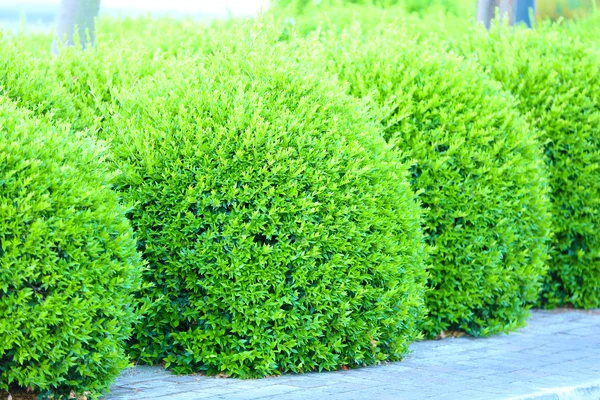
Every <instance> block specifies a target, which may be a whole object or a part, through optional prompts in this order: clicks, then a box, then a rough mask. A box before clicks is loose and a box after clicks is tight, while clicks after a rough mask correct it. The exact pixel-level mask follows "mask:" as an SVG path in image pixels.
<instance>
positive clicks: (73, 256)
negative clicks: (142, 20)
mask: <svg viewBox="0 0 600 400" xmlns="http://www.w3.org/2000/svg"><path fill="white" fill-rule="evenodd" d="M102 157H103V156H102V153H101V152H100V151H99V149H98V147H97V146H96V145H95V144H94V143H92V142H90V141H89V140H82V139H80V138H77V137H75V136H73V135H71V134H68V133H67V130H66V128H63V127H52V126H51V125H49V124H47V123H42V122H40V121H37V120H35V119H32V118H31V116H30V114H29V113H26V112H24V111H22V110H19V109H17V108H16V107H15V106H14V105H13V104H11V103H10V102H8V101H7V99H6V98H4V97H0V337H1V338H2V341H0V390H8V389H9V388H13V387H21V388H26V387H31V388H33V390H34V391H36V392H40V393H42V394H54V395H56V396H65V397H64V398H68V397H69V394H70V393H71V391H74V392H75V393H76V394H81V395H83V394H84V393H88V395H91V396H93V397H95V396H97V395H98V394H99V393H100V392H102V391H103V390H104V389H106V388H107V387H108V385H109V384H110V383H111V381H112V380H113V378H115V377H116V375H117V374H118V373H119V371H120V370H121V369H122V368H123V367H125V366H126V365H127V359H126V357H125V355H124V351H123V344H124V340H125V339H127V338H128V337H129V335H130V333H131V327H130V325H131V323H132V322H133V320H134V317H135V314H134V307H133V304H132V301H133V298H132V297H131V292H132V291H133V290H136V289H137V288H138V286H139V282H140V280H139V273H140V270H139V269H140V265H141V264H140V258H139V256H138V255H137V253H136V245H135V241H134V239H133V237H132V230H131V227H130V225H129V222H128V221H127V219H126V218H125V216H124V210H123V209H122V208H121V207H120V206H119V204H118V201H117V200H118V198H117V196H116V194H115V193H113V192H112V191H111V189H110V184H109V181H108V179H109V175H107V174H106V170H105V168H104V167H103V165H102V163H101V162H100V161H101V160H102ZM99 160H100V161H99Z"/></svg>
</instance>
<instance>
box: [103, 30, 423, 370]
mask: <svg viewBox="0 0 600 400" xmlns="http://www.w3.org/2000/svg"><path fill="white" fill-rule="evenodd" d="M261 26H262V24H261V22H260V21H259V22H257V23H256V26H254V25H250V26H248V25H246V24H242V25H240V26H239V27H238V28H234V27H229V28H227V29H228V30H227V31H215V32H216V33H215V37H218V40H219V42H218V43H219V45H218V46H215V49H214V51H213V52H212V53H211V54H208V55H205V56H202V57H198V58H186V57H182V58H180V59H179V60H178V61H176V62H173V63H172V64H170V65H169V66H168V67H167V68H165V69H166V70H168V71H169V73H168V74H163V75H162V76H160V74H157V75H155V76H154V77H153V78H152V79H146V80H144V81H142V82H139V83H138V86H137V88H136V91H135V92H131V91H123V92H121V93H119V94H118V96H117V98H118V102H119V104H120V105H121V109H120V110H119V112H117V113H115V115H114V117H113V118H112V120H111V122H110V126H109V127H108V128H107V129H106V131H105V132H106V133H107V135H109V136H110V137H111V138H112V143H111V147H112V152H113V154H114V156H115V159H116V160H118V161H117V162H118V163H119V165H118V167H119V169H120V170H121V171H122V174H121V175H120V178H119V181H118V187H119V190H121V191H122V193H123V196H124V198H125V199H126V200H127V201H128V202H131V203H132V204H133V203H134V204H135V207H134V208H133V209H132V211H131V215H130V218H131V220H132V223H133V225H134V228H135V230H136V231H137V235H138V239H139V248H140V250H141V251H142V252H143V257H144V259H145V260H146V261H147V263H148V271H147V272H146V274H145V279H146V281H147V282H150V283H153V285H154V286H153V287H152V288H148V289H147V290H145V291H144V292H143V293H142V298H143V300H144V301H147V303H148V304H149V307H150V310H149V311H148V313H147V314H146V316H145V319H144V321H143V323H142V324H140V325H138V326H137V328H136V331H135V336H134V338H133V340H132V342H131V349H130V351H131V354H132V356H133V357H135V358H136V359H139V360H140V361H141V362H146V363H159V362H164V363H165V365H166V366H167V367H170V368H172V369H173V370H174V371H175V372H176V373H190V372H204V373H208V374H216V373H225V374H228V375H233V376H239V377H253V376H266V375H272V374H279V373H281V372H286V371H291V372H302V371H311V370H333V369H337V368H339V367H340V366H345V365H346V366H360V365H366V364H373V363H377V362H379V361H382V360H398V359H400V358H401V357H402V356H404V355H405V354H406V353H407V350H408V345H409V343H410V342H411V341H412V340H413V339H415V337H417V336H418V333H419V332H418V328H417V321H418V320H420V319H421V318H422V316H423V296H424V282H425V269H424V263H423V259H424V244H423V240H422V231H421V227H420V222H421V219H420V212H421V211H420V207H419V204H418V203H417V202H416V200H415V196H414V193H413V192H412V191H411V189H410V184H409V183H408V181H407V168H406V167H405V166H404V165H403V164H401V163H400V162H398V160H397V158H396V156H395V155H394V153H393V152H392V151H390V148H389V146H388V145H386V144H385V142H384V141H383V140H381V139H380V138H378V135H377V130H376V127H375V125H374V124H372V123H371V121H370V120H369V118H368V116H367V115H366V114H365V112H364V111H363V109H362V108H361V107H360V105H359V104H358V103H357V102H356V101H355V100H353V99H352V98H351V97H349V96H347V95H345V94H344V93H343V91H341V90H340V89H339V87H338V82H337V81H335V80H334V79H333V78H330V77H328V76H327V75H323V74H322V73H321V72H320V71H319V69H318V68H317V67H316V65H314V64H311V63H310V60H311V58H310V56H309V55H308V54H309V53H311V52H312V51H313V49H311V48H310V44H307V46H306V47H304V48H296V47H294V46H292V45H288V44H286V43H277V39H276V38H277V37H279V32H275V33H273V32H271V31H270V28H269V26H268V25H267V26H263V27H262V28H261ZM270 38H275V39H273V40H271V39H270ZM215 40H217V39H215Z"/></svg>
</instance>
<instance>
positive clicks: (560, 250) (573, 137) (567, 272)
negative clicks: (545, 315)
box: [457, 25, 600, 308]
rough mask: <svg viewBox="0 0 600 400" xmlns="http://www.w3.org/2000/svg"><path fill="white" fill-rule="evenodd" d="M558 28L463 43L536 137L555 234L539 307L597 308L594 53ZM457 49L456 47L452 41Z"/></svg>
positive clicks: (598, 140) (598, 148)
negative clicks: (525, 118) (534, 129)
mask: <svg viewBox="0 0 600 400" xmlns="http://www.w3.org/2000/svg"><path fill="white" fill-rule="evenodd" d="M565 36H566V35H565V33H564V31H563V30H562V29H560V27H558V26H556V25H548V26H545V27H544V28H543V29H539V30H536V31H533V32H527V31H521V30H516V31H510V32H505V31H502V30H499V29H498V30H496V31H494V32H492V33H491V34H490V35H489V36H484V35H472V36H471V40H470V41H464V42H463V43H462V49H463V51H464V52H465V53H466V54H472V55H473V57H475V58H476V59H477V60H478V61H479V62H480V63H481V64H482V65H483V66H485V68H486V70H487V71H488V72H489V74H490V75H491V76H492V77H493V78H494V79H496V80H497V81H498V82H501V83H502V85H503V86H504V88H505V89H506V90H510V91H511V92H512V93H513V94H514V95H515V97H516V98H517V99H518V101H519V107H520V108H521V109H522V110H523V111H524V113H525V115H527V116H528V118H529V120H530V121H531V123H532V124H533V125H535V126H536V127H537V128H538V129H539V130H540V131H541V134H542V137H541V140H542V142H543V143H544V151H545V156H546V157H545V160H546V163H547V165H548V168H549V170H550V184H551V187H552V193H551V200H552V215H553V225H552V230H553V233H554V237H553V243H552V244H553V247H552V252H551V256H552V259H551V262H550V271H549V274H548V279H547V280H546V282H545V285H544V292H543V296H542V299H541V304H542V305H544V306H546V307H554V306H561V305H567V304H570V305H573V306H576V307H583V308H595V307H599V306H600V179H599V178H598V177H599V174H600V108H599V106H598V104H600V74H598V73H597V72H598V66H599V63H600V52H599V51H598V48H597V46H596V47H594V46H592V45H591V44H590V43H589V41H588V40H587V39H583V40H579V39H578V38H577V37H576V36H575V35H569V36H567V37H568V38H569V40H565ZM457 44H460V42H457Z"/></svg>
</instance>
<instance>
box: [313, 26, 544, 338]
mask: <svg viewBox="0 0 600 400" xmlns="http://www.w3.org/2000/svg"><path fill="white" fill-rule="evenodd" d="M428 45H432V44H431V43H429V44H428V43H421V44H417V43H416V42H415V41H414V40H412V39H411V38H410V37H408V36H407V35H406V34H404V33H402V30H401V29H396V28H394V27H391V26H385V25H384V26H382V27H380V30H379V31H377V30H372V31H370V32H368V33H366V34H365V33H364V32H362V31H361V30H360V29H358V28H356V27H354V28H352V29H350V30H348V31H346V32H345V33H344V34H342V35H341V36H340V37H338V36H336V35H332V36H329V37H328V38H327V39H326V43H325V46H326V48H327V49H330V54H329V58H330V61H331V67H330V68H331V69H332V70H334V71H337V72H338V73H339V74H340V76H341V78H342V79H344V80H346V81H347V82H348V83H349V90H350V92H351V93H352V94H354V95H356V96H358V97H363V98H369V99H370V100H372V101H373V103H374V106H373V107H374V113H375V114H376V115H377V118H378V120H379V123H380V125H381V129H382V134H383V136H384V138H385V139H386V140H387V141H388V142H389V143H390V144H393V145H394V146H395V148H396V149H397V150H399V152H400V154H401V155H402V157H403V159H404V160H405V161H406V162H412V163H413V166H412V168H411V177H412V180H411V182H412V184H413V187H414V190H415V191H419V192H420V193H421V194H420V199H421V200H422V202H423V205H424V206H425V207H426V209H427V211H426V218H425V233H426V238H427V241H428V242H429V243H430V244H431V246H432V247H433V249H434V250H433V258H432V264H433V265H432V268H431V276H430V279H429V289H430V290H429V291H428V295H427V306H428V308H429V312H430V316H429V320H428V321H427V322H426V323H425V324H424V329H425V331H426V332H427V333H428V334H429V335H431V336H434V335H436V334H438V333H440V332H441V331H442V330H448V329H451V330H454V329H459V330H463V331H466V332H468V333H470V334H474V335H485V334H490V333H493V332H499V331H506V330H508V329H512V328H515V327H517V326H519V325H522V324H523V323H524V321H525V318H526V317H527V314H528V313H527V310H528V308H529V305H530V303H532V302H533V301H535V300H536V298H537V296H538V292H539V289H540V284H541V277H542V275H543V274H544V273H545V269H546V266H545V261H546V258H547V240H548V227H549V217H548V200H547V198H546V192H547V181H546V175H545V170H544V164H543V161H542V158H541V151H540V148H539V144H538V142H537V141H536V135H535V134H534V132H533V129H532V128H531V127H530V126H529V125H528V124H527V123H526V122H525V121H524V120H523V119H522V118H521V117H520V116H519V114H518V112H517V111H516V109H515V107H514V99H513V98H512V97H511V96H510V95H509V94H507V93H505V92H502V91H501V90H500V87H499V85H497V84H495V83H494V82H492V81H491V80H490V79H488V78H486V76H485V74H484V73H483V71H481V70H480V69H479V67H478V66H477V65H475V64H474V63H472V62H469V61H466V60H463V59H461V58H458V57H456V56H453V55H448V54H444V53H443V52H442V51H439V50H436V45H432V47H433V50H431V49H428V48H427V46H428Z"/></svg>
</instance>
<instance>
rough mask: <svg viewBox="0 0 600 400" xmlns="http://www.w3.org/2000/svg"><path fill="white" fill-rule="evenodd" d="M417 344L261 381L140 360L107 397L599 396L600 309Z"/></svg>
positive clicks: (540, 315) (488, 399) (540, 314)
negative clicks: (399, 355)
mask: <svg viewBox="0 0 600 400" xmlns="http://www.w3.org/2000/svg"><path fill="white" fill-rule="evenodd" d="M411 348H412V354H411V355H410V356H409V357H408V358H407V359H406V360H405V361H403V362H398V363H388V364H385V365H380V366H374V367H368V368H360V369H354V370H347V371H346V370H343V371H338V372H328V373H310V374H304V375H283V376H280V377H273V378H264V379H256V380H240V379H220V378H214V377H205V376H174V375H171V374H170V373H169V372H167V371H165V370H164V369H162V368H158V367H145V366H138V367H135V368H132V369H129V370H126V371H124V372H123V373H122V374H121V376H120V377H119V379H118V380H117V382H116V383H115V385H114V386H113V387H112V393H111V394H110V395H108V396H106V397H105V398H104V399H105V400H117V399H118V400H138V399H162V400H168V399H173V400H176V399H177V400H195V399H231V400H254V399H280V398H281V399H286V400H295V399H327V400H336V399H343V400H352V399H406V400H409V399H440V400H442V399H456V400H460V399H469V400H477V399H485V400H493V399H536V400H541V399H544V400H550V399H559V400H560V399H600V310H591V311H575V310H564V309H563V310H554V311H540V310H537V311H533V312H532V316H531V319H530V320H529V323H528V326H527V327H525V328H522V329H520V330H519V331H517V332H514V333H511V334H509V335H497V336H492V337H488V338H471V337H460V338H446V339H443V340H432V341H423V342H417V343H414V344H413V345H412V346H411Z"/></svg>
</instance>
